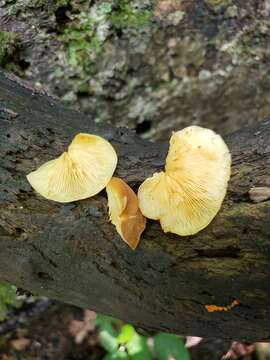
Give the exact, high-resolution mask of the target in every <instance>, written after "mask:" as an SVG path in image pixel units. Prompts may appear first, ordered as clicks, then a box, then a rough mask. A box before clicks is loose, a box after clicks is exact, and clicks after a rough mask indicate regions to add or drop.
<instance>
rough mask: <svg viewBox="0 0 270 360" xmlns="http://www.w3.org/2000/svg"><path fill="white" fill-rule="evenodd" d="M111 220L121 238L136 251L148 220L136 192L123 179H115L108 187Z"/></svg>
mask: <svg viewBox="0 0 270 360" xmlns="http://www.w3.org/2000/svg"><path fill="white" fill-rule="evenodd" d="M106 191H107V195H108V206H109V214H110V220H111V222H112V223H113V225H115V227H116V230H117V232H118V234H119V235H120V236H121V238H122V239H123V240H124V241H125V242H126V243H127V244H128V245H129V246H130V247H131V248H132V249H133V250H135V249H136V247H137V245H138V243H139V241H140V237H141V234H142V232H143V231H144V229H145V225H146V219H145V217H144V216H143V215H142V213H141V211H140V209H139V207H138V198H137V196H136V194H135V193H134V191H133V190H132V189H131V188H130V187H129V186H128V185H127V184H126V183H125V182H124V181H123V180H121V179H119V178H116V177H113V178H112V179H111V180H110V182H109V183H108V185H107V187H106Z"/></svg>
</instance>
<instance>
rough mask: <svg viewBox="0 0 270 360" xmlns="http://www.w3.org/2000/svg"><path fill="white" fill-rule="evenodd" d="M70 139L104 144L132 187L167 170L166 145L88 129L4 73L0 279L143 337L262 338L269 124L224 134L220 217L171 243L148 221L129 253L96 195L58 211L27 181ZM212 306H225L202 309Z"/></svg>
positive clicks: (269, 245) (0, 77)
mask: <svg viewBox="0 0 270 360" xmlns="http://www.w3.org/2000/svg"><path fill="white" fill-rule="evenodd" d="M78 132H89V133H95V134H98V135H100V136H103V137H105V138H106V139H108V140H109V141H111V142H112V144H113V146H114V147H115V148H116V151H117V153H118V155H119V164H118V167H117V170H116V174H117V176H120V177H121V178H123V179H124V180H125V181H127V182H128V183H129V184H130V185H131V186H132V187H133V188H134V189H135V190H136V189H137V187H138V186H139V184H140V183H141V182H142V181H143V180H144V179H145V178H146V177H147V176H150V175H151V174H152V173H153V172H155V171H159V170H160V169H161V168H162V166H163V163H164V159H165V156H166V152H167V147H168V145H167V143H166V144H154V143H150V142H147V141H145V140H141V139H139V138H138V137H137V136H136V135H135V134H134V133H133V132H132V131H130V130H128V129H124V128H119V129H117V128H114V127H112V126H110V125H104V124H103V125H99V124H95V123H94V122H93V121H92V120H91V119H90V118H89V117H86V116H84V115H82V114H80V113H78V112H75V111H71V110H69V109H65V108H64V107H63V106H62V105H61V104H59V103H58V102H57V101H56V100H54V99H52V98H50V97H48V96H47V95H45V94H41V93H38V92H36V91H35V90H34V89H31V87H29V86H28V85H27V84H25V83H23V82H22V81H21V80H20V79H16V78H14V77H13V76H7V75H5V74H3V73H0V154H1V159H0V246H1V252H0V277H1V280H6V281H10V282H12V283H14V284H15V285H17V286H19V287H21V288H24V289H27V290H30V291H32V292H34V293H35V294H39V295H45V296H48V297H51V298H54V299H58V300H61V301H64V302H67V303H72V304H75V305H78V306H81V307H85V308H90V309H93V310H97V311H100V312H103V313H106V314H110V315H113V316H115V317H118V318H121V319H123V320H125V321H129V322H131V323H133V324H134V325H136V326H139V327H141V328H145V329H147V330H148V331H151V330H155V331H156V330H158V331H168V332H174V333H178V334H183V335H197V336H207V337H219V338H227V339H246V340H250V341H256V340H270V337H269V334H270V302H269V296H270V285H269V275H270V271H269V267H270V221H269V218H270V201H269V198H268V197H269V188H270V176H269V168H270V140H269V139H270V121H269V120H264V121H263V122H261V123H258V124H257V125H255V126H253V127H247V128H243V129H242V130H240V131H239V132H236V133H234V134H232V135H230V136H228V137H226V138H225V140H226V142H227V144H228V146H229V148H230V150H231V152H232V160H233V166H232V177H231V181H230V184H229V190H228V194H227V196H226V199H225V202H224V204H223V206H222V209H221V211H220V212H219V214H218V215H217V216H216V218H215V219H214V221H213V222H212V223H211V224H210V225H209V226H208V227H207V228H206V229H205V230H203V231H201V232H200V233H198V234H197V235H195V236H192V237H179V236H175V235H173V234H164V233H163V232H162V231H161V229H160V226H159V224H158V222H153V221H148V223H147V229H146V231H145V232H144V234H143V236H142V239H141V243H140V245H139V248H138V249H137V250H136V251H132V250H130V249H129V248H128V247H127V246H126V244H125V243H124V242H123V241H121V239H120V238H119V236H118V234H117V233H116V231H115V228H114V227H113V226H112V225H111V224H110V223H109V220H108V214H107V199H106V195H105V192H104V191H103V192H101V193H100V194H99V195H97V196H95V197H93V198H91V199H86V200H83V201H79V202H75V203H70V204H59V203H55V202H52V201H48V200H46V199H44V198H42V197H40V196H39V195H38V194H36V193H35V192H34V191H33V190H32V189H31V187H30V185H29V184H28V182H27V180H26V177H25V176H26V174H27V173H29V172H30V171H31V170H33V169H35V168H36V167H37V166H39V165H41V164H42V163H44V162H45V161H47V160H49V159H51V158H54V157H56V156H58V155H59V154H60V153H61V152H63V151H64V149H65V148H66V147H67V145H68V144H69V142H70V140H71V139H72V137H73V136H74V135H75V134H76V133H78ZM251 188H252V189H253V190H252V191H250V189H251ZM254 188H255V189H254ZM263 200H264V201H263ZM234 301H235V302H234ZM233 302H234V303H233ZM232 303H233V304H236V305H235V306H232V307H228V306H229V305H230V304H232ZM211 304H213V305H217V306H227V307H228V308H227V311H216V312H208V311H207V309H206V307H205V305H211Z"/></svg>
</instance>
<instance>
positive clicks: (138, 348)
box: [126, 333, 151, 360]
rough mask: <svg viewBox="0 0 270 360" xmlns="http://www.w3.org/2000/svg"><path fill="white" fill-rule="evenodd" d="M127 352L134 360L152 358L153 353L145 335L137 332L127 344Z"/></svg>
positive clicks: (148, 359) (149, 359)
mask: <svg viewBox="0 0 270 360" xmlns="http://www.w3.org/2000/svg"><path fill="white" fill-rule="evenodd" d="M126 348H127V352H128V354H129V356H130V357H131V358H132V360H151V354H150V351H149V349H148V346H147V344H146V339H145V338H144V337H143V336H140V335H138V334H137V333H135V334H134V335H133V336H132V338H131V340H130V341H129V342H128V343H127V344H126Z"/></svg>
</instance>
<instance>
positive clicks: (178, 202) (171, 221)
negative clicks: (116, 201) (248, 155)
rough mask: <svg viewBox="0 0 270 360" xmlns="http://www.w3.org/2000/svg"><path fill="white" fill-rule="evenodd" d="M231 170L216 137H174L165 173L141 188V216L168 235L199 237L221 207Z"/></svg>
mask: <svg viewBox="0 0 270 360" xmlns="http://www.w3.org/2000/svg"><path fill="white" fill-rule="evenodd" d="M230 165H231V156H230V153H229V150H228V148H227V146H226V144H225V143H224V141H223V140H222V138H221V137H220V136H219V135H217V134H216V133H214V131H212V130H209V129H204V128H202V127H199V126H190V127H187V128H185V129H183V130H181V131H177V132H175V133H174V134H173V135H172V137H171V139H170V148H169V152H168V155H167V158H166V165H165V171H162V172H159V173H155V174H154V175H153V176H152V177H151V178H148V179H146V180H145V181H144V182H143V183H142V184H141V186H140V187H139V191H138V199H139V207H140V209H141V211H142V214H143V215H144V216H146V217H148V218H150V219H153V220H160V224H161V227H162V229H163V230H164V232H172V233H175V234H178V235H182V236H185V235H193V234H196V233H197V232H198V231H200V230H202V229H203V228H205V227H206V226H207V225H208V224H209V223H210V222H211V221H212V219H213V218H214V217H215V215H216V214H217V212H218V211H219V209H220V207H221V204H222V202H223V199H224V197H225V194H226V191H227V184H228V180H229V178H230Z"/></svg>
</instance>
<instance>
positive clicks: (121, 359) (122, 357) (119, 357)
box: [102, 351, 129, 360]
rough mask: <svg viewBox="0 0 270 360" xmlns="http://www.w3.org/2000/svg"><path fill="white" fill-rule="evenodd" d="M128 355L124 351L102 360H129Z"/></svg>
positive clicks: (109, 355)
mask: <svg viewBox="0 0 270 360" xmlns="http://www.w3.org/2000/svg"><path fill="white" fill-rule="evenodd" d="M128 359H129V357H128V354H127V353H126V352H124V351H116V352H114V353H111V354H107V355H106V356H104V358H103V359H102V360H128Z"/></svg>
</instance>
